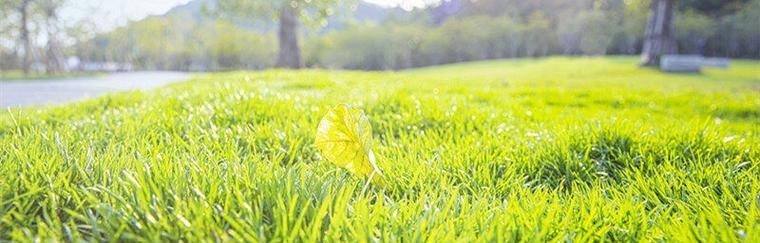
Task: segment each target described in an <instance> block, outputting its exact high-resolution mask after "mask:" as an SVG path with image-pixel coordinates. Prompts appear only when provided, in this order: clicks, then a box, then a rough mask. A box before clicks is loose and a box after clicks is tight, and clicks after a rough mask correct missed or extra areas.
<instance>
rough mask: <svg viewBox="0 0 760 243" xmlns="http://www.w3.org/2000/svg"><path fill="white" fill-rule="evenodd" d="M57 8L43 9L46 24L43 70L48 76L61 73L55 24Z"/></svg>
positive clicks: (61, 58)
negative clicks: (46, 39) (46, 40)
mask: <svg viewBox="0 0 760 243" xmlns="http://www.w3.org/2000/svg"><path fill="white" fill-rule="evenodd" d="M56 8H57V6H55V5H51V6H48V8H47V9H45V15H46V20H45V21H46V24H47V37H48V43H47V56H46V58H45V59H46V60H45V70H46V71H47V73H48V74H54V73H58V72H61V71H63V68H64V67H63V62H64V60H63V53H62V52H61V48H60V46H59V45H58V39H57V35H58V27H57V26H55V24H56V23H57V22H58V15H57V13H56V11H57V9H56Z"/></svg>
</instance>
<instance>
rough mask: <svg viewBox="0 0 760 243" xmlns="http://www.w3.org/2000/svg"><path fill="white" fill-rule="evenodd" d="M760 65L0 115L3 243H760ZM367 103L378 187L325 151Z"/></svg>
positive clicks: (564, 65)
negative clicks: (330, 123)
mask: <svg viewBox="0 0 760 243" xmlns="http://www.w3.org/2000/svg"><path fill="white" fill-rule="evenodd" d="M759 94H760V62H756V61H755V62H751V61H735V62H733V63H732V67H731V68H730V69H728V70H705V71H704V72H703V73H702V74H663V73H660V72H658V71H655V70H650V69H639V68H637V67H636V59H635V58H632V57H609V58H563V57H555V58H546V59H524V60H510V61H493V62H481V63H468V64H457V65H450V66H441V67H431V68H425V69H416V70H409V71H405V72H338V71H319V70H305V71H277V70H274V71H266V72H233V73H218V74H210V75H205V76H199V77H197V78H195V79H194V80H191V81H189V82H185V83H178V84H173V85H170V86H167V87H164V88H160V89H157V90H154V91H143V92H129V93H123V94H116V95H110V96H106V97H102V98H97V99H94V100H89V101H84V102H80V103H75V104H70V105H64V106H58V107H40V108H26V109H13V110H10V111H7V112H4V114H2V115H0V156H1V157H0V159H2V162H1V163H2V164H0V240H13V241H28V240H33V239H50V238H52V239H61V240H71V241H77V239H91V240H97V241H101V240H105V241H111V240H120V241H138V242H156V241H179V240H182V241H186V242H195V241H197V240H209V241H210V240H221V241H226V240H242V241H249V240H271V241H286V242H291V241H309V242H310V241H315V240H323V241H350V242H353V241H359V242H364V241H390V242H394V241H403V242H410V241H411V242H416V241H429V242H452V241H462V242H471V241H475V242H483V241H488V242H492V241H507V240H508V241H512V240H519V241H547V240H550V241H565V240H577V241H589V240H606V241H680V242H699V241H703V242H704V241H707V242H734V241H746V242H760V149H759V147H760V95H759ZM340 103H347V104H351V105H353V106H355V107H359V108H361V109H363V110H364V111H365V112H366V114H367V115H368V117H369V121H370V123H371V125H372V131H373V133H374V145H373V150H374V152H375V154H376V155H377V156H378V166H379V167H380V169H381V170H382V171H383V173H384V174H385V178H386V182H387V185H386V187H384V188H379V187H374V186H370V188H369V189H368V190H366V191H363V190H362V188H363V187H364V185H365V182H366V179H365V178H361V177H357V176H355V175H352V174H350V173H348V172H347V171H346V170H344V169H341V168H338V167H336V166H334V165H333V164H332V163H330V162H328V161H326V160H324V159H323V156H321V155H320V153H319V151H318V150H317V149H316V147H315V146H314V136H315V131H316V128H317V124H318V123H319V121H320V119H321V118H322V116H323V115H324V114H325V112H326V111H327V110H328V109H329V108H331V107H333V106H335V105H337V104H340Z"/></svg>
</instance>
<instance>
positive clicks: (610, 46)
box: [0, 0, 760, 72]
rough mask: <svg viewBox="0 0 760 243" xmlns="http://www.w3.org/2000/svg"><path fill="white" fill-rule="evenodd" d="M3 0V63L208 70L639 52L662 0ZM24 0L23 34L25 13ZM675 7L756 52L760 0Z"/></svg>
mask: <svg viewBox="0 0 760 243" xmlns="http://www.w3.org/2000/svg"><path fill="white" fill-rule="evenodd" d="M0 1H2V3H3V4H2V8H1V9H0V11H1V13H3V14H2V17H0V18H2V22H0V30H2V34H0V57H2V63H0V68H2V69H22V68H24V67H26V68H30V69H33V70H38V71H51V72H55V71H56V70H60V69H62V68H61V67H60V65H59V64H60V62H61V59H63V60H64V62H65V63H68V60H69V59H71V58H72V57H75V58H76V59H78V60H80V64H79V65H78V66H77V67H78V68H83V67H85V66H86V65H85V64H87V63H119V64H129V65H131V67H133V68H135V69H169V70H186V71H188V70H189V71H209V70H231V69H262V68H268V67H274V66H278V67H291V68H297V67H300V66H301V63H303V64H304V65H306V66H310V67H323V68H336V69H366V70H389V69H404V68H411V67H419V66H428V65H436V64H445V63H452V62H462V61H473V60H484V59H497V58H518V57H539V56H546V55H636V54H639V53H641V52H642V49H643V46H644V40H645V30H646V26H647V23H648V17H649V12H650V9H651V8H650V7H651V6H652V5H651V4H652V2H653V1H656V0H535V1H519V0H479V1H469V0H450V1H442V2H439V3H438V4H435V5H433V6H431V7H429V8H426V9H416V10H413V11H404V10H401V9H398V8H383V7H379V6H376V5H373V4H369V3H366V2H363V1H360V0H356V1H351V2H348V1H338V0H334V1H333V0H331V1H314V0H310V1H306V0H304V1H295V2H292V1H284V2H283V1H256V2H255V4H253V5H250V6H245V5H235V4H239V3H240V2H241V1H238V0H222V1H221V2H217V0H193V1H190V2H189V3H188V4H185V5H182V6H178V7H175V8H174V9H172V10H171V11H169V12H167V13H166V14H163V15H159V16H152V17H148V18H145V19H142V20H139V21H132V22H130V23H128V24H127V25H125V26H122V27H119V28H116V29H113V30H109V31H107V32H93V31H91V30H88V28H87V27H86V25H75V26H61V25H60V24H56V23H59V22H60V19H57V17H58V16H57V15H56V13H57V12H56V9H60V6H65V5H66V4H72V2H71V1H70V0H69V1H66V0H0ZM242 2H244V3H247V4H251V2H250V1H247V2H245V1H242ZM24 3H26V4H27V6H26V7H24V5H23V4H24ZM283 3H285V4H283ZM293 3H295V4H296V7H297V8H293V6H292V5H291V4H293ZM215 4H220V5H215ZM224 4H231V5H224ZM262 4H263V5H262ZM311 4H316V5H311ZM204 6H211V7H214V6H216V7H218V8H217V9H216V10H215V11H216V13H218V14H214V15H209V14H204ZM283 7H290V8H293V9H295V12H294V14H295V17H296V20H297V22H296V26H297V25H299V24H300V25H303V26H308V27H309V28H298V27H295V28H291V30H293V31H289V32H291V33H290V34H285V35H284V34H282V33H280V32H281V31H278V30H282V29H283V27H282V26H281V24H282V21H280V20H281V19H282V15H283V14H284V13H283V12H282V8H283ZM24 8H25V9H26V11H27V18H28V20H27V21H26V22H27V25H26V26H27V30H28V31H26V32H27V35H28V36H29V37H28V38H25V37H24V32H25V31H23V29H24V28H23V27H24V25H23V24H21V23H23V22H24V21H21V20H22V17H23V14H22V13H23V11H20V10H21V9H24ZM46 9H47V10H46ZM51 9H52V10H53V11H50V10H51ZM672 9H673V21H672V24H673V27H674V29H675V31H674V32H673V36H672V38H673V40H674V43H675V48H676V49H677V51H678V52H679V53H688V54H702V55H707V56H724V57H733V58H760V28H759V27H758V26H760V0H725V1H721V0H676V1H674V2H673V6H672ZM212 10H213V9H212ZM212 12H213V11H212ZM338 13H341V14H338ZM285 28H286V29H287V28H290V27H285ZM46 36H49V37H52V38H46ZM284 39H287V40H284ZM26 40H28V41H26ZM283 42H287V43H283ZM25 43H29V44H28V45H25ZM278 49H279V51H278ZM283 52H288V53H283ZM294 53H297V55H295V54H294ZM293 56H297V57H298V58H292V57H293ZM278 64H279V65H278ZM64 66H65V65H64ZM63 69H65V67H64V68H63Z"/></svg>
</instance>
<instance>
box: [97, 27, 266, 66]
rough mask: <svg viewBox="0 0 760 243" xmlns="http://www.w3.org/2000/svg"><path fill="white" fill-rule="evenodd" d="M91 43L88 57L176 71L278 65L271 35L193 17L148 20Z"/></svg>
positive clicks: (98, 38) (108, 34)
mask: <svg viewBox="0 0 760 243" xmlns="http://www.w3.org/2000/svg"><path fill="white" fill-rule="evenodd" d="M85 45H88V46H89V47H83V49H85V50H86V51H84V53H82V55H83V56H84V59H85V60H93V61H116V62H129V63H132V64H133V65H135V66H136V67H137V68H143V69H173V70H208V69H211V70H223V69H240V68H250V69H261V68H265V67H269V66H271V65H272V64H273V61H272V60H273V59H274V56H275V51H274V50H275V48H276V46H277V45H276V43H275V38H274V36H272V35H270V34H261V33H257V32H254V31H251V30H246V29H243V28H241V27H239V26H237V25H234V24H231V23H229V22H226V21H221V20H218V21H195V20H193V18H192V17H189V16H172V17H168V18H163V17H152V18H147V19H144V20H141V21H137V22H134V23H132V24H130V25H129V26H127V27H123V28H119V29H117V30H115V31H112V32H109V33H107V34H104V35H100V36H98V37H96V38H95V39H94V40H92V41H91V42H90V43H85Z"/></svg>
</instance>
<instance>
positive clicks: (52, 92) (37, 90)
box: [0, 72, 190, 109]
mask: <svg viewBox="0 0 760 243" xmlns="http://www.w3.org/2000/svg"><path fill="white" fill-rule="evenodd" d="M189 78H190V74H188V73H180V72H131V73H114V74H107V75H104V76H98V77H87V78H68V79H58V80H14V81H0V107H1V108H2V109H7V108H8V107H18V106H27V105H42V104H62V103H66V102H71V101H76V100H82V99H87V98H92V97H96V96H99V95H103V94H105V93H108V92H115V91H126V90H133V89H149V88H154V87H158V86H161V85H165V84H168V83H172V82H177V81H183V80H186V79H189Z"/></svg>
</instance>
